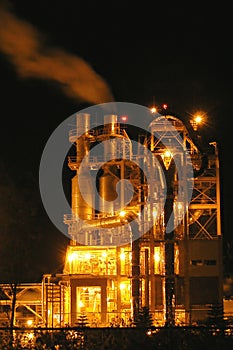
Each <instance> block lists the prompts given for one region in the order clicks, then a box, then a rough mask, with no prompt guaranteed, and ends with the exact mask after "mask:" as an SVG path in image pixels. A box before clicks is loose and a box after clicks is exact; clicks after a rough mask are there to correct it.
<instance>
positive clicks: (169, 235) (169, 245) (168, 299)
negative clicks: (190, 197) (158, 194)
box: [164, 160, 175, 326]
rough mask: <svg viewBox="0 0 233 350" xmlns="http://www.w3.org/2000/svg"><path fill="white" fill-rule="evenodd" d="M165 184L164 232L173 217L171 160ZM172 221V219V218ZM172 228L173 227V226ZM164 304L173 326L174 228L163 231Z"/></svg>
mask: <svg viewBox="0 0 233 350" xmlns="http://www.w3.org/2000/svg"><path fill="white" fill-rule="evenodd" d="M164 174H165V179H166V182H167V197H166V201H165V205H164V223H165V230H166V228H167V225H168V221H170V220H171V219H172V217H173V205H174V185H173V182H174V174H175V171H174V161H173V160H172V162H171V165H170V167H169V169H168V170H166V169H165V168H164ZM173 220H174V218H173ZM173 226H174V225H173ZM164 238H165V303H166V325H167V326H173V325H174V324H175V314H174V302H175V275H174V227H173V229H172V231H171V232H166V231H165V237H164Z"/></svg>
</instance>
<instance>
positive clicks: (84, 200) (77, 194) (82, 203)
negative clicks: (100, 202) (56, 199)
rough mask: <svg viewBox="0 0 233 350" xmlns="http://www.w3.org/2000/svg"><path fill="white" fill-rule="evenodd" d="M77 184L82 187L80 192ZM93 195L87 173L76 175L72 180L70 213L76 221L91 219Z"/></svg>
mask: <svg viewBox="0 0 233 350" xmlns="http://www.w3.org/2000/svg"><path fill="white" fill-rule="evenodd" d="M79 183H80V184H81V187H82V193H81V191H80V187H79ZM93 204H94V195H93V189H92V183H91V180H90V174H89V172H88V171H87V172H82V173H81V174H77V175H75V176H74V177H73V179H72V212H73V214H74V215H75V216H76V217H77V219H82V220H91V219H92V218H93V208H94V205H93Z"/></svg>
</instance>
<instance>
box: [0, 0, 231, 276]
mask: <svg viewBox="0 0 233 350" xmlns="http://www.w3.org/2000/svg"><path fill="white" fill-rule="evenodd" d="M203 3H204V2H203V1H202V3H200V4H199V2H196V1H195V2H186V3H183V2H172V3H168V2H152V1H140V2H139V3H137V4H136V3H135V2H132V1H126V0H125V1H116V2H113V1H98V2H97V1H90V0H85V1H77V0H76V1H75V0H70V1H45V0H41V1H37V2H34V1H26V0H21V1H16V0H14V1H9V2H6V1H1V2H0V4H1V8H0V23H1V26H0V72H1V79H0V86H1V128H0V130H1V138H0V143H1V145H0V165H1V167H2V169H4V170H2V171H3V172H5V173H6V176H7V177H8V178H10V182H11V184H13V186H15V187H16V188H17V190H18V191H19V196H20V190H24V189H25V188H27V189H28V191H29V190H30V191H31V193H33V195H32V196H31V198H30V194H28V193H27V196H24V197H23V198H25V197H26V198H28V199H26V200H25V201H27V200H28V202H29V203H30V201H32V202H33V203H34V204H35V203H38V206H40V209H39V211H37V213H40V215H41V218H40V224H39V225H38V228H37V229H38V230H40V240H41V242H42V241H43V239H45V241H46V244H45V245H43V244H42V243H41V242H40V244H39V245H38V247H42V246H43V247H44V248H45V250H44V252H43V254H44V258H43V259H44V266H43V268H46V267H48V269H49V268H53V267H54V266H55V265H56V263H57V260H56V259H59V258H57V256H56V258H55V260H54V265H52V267H51V266H50V265H49V263H50V262H49V258H50V256H49V255H50V252H51V250H53V243H54V240H56V239H57V238H56V237H57V236H59V233H57V232H56V229H55V228H54V227H53V224H52V223H51V222H50V220H49V218H48V217H47V215H46V213H45V211H43V206H42V205H41V203H40V197H39V186H38V172H39V163H40V157H41V155H42V152H43V148H44V146H45V143H46V141H47V140H48V138H49V136H50V135H51V133H52V132H53V130H54V129H55V128H56V127H57V126H58V125H59V124H60V123H61V122H62V121H63V120H65V119H66V118H68V117H69V116H71V115H72V114H73V113H75V112H78V111H79V110H80V109H82V108H83V107H87V106H91V105H93V104H97V103H103V102H112V101H117V102H132V103H136V104H140V105H144V106H146V107H150V106H152V105H153V104H155V105H162V104H163V103H167V104H168V106H169V109H170V110H171V111H174V113H176V114H178V115H181V116H182V117H183V119H184V120H187V122H188V120H189V118H190V116H191V115H193V114H194V113H195V112H197V111H202V112H204V113H205V115H206V117H207V123H206V125H205V130H203V131H200V132H203V135H204V137H205V138H206V139H207V140H208V142H209V141H217V142H218V144H219V150H220V165H221V169H220V171H221V193H222V208H223V220H222V221H223V223H222V225H223V234H224V237H225V239H226V241H230V240H232V230H231V227H232V224H233V221H232V220H233V216H232V212H233V205H232V197H233V185H232V175H231V167H232V164H231V163H232V158H233V157H232V132H231V130H232V126H231V123H232V120H231V119H232V106H231V104H232V91H233V90H232V61H233V60H232V58H233V57H232V51H233V50H232V49H233V48H232V42H233V41H232V39H233V38H232V25H231V23H232V18H231V13H232V4H231V3H230V2H228V5H227V4H226V3H225V4H224V5H223V4H222V3H221V2H220V3H216V4H215V3H213V2H210V5H208V4H205V5H203ZM5 198H6V197H4V200H5ZM28 202H27V203H26V207H27V204H28ZM1 205H2V206H3V204H1ZM4 205H5V203H4ZM7 205H10V204H9V203H7ZM19 206H23V201H21V203H19ZM29 206H31V203H30V205H29ZM24 214H25V213H24ZM24 214H23V215H24ZM17 215H18V214H17ZM29 216H30V215H29ZM27 217H28V216H27V213H26V215H24V219H25V220H26V218H27ZM25 225H26V224H25ZM33 227H34V228H33ZM30 232H31V235H32V236H33V235H34V236H35V235H36V234H37V230H35V226H32V227H31V228H30ZM52 232H53V233H52ZM43 235H44V236H43ZM51 237H52V238H51ZM62 239H64V240H65V238H62ZM35 242H36V241H35ZM37 243H38V242H37ZM37 243H31V244H34V245H35V244H37ZM58 247H59V244H58ZM41 249H42V248H41ZM40 254H41V253H38V257H39V256H40ZM46 264H48V265H49V266H46ZM44 272H46V271H44Z"/></svg>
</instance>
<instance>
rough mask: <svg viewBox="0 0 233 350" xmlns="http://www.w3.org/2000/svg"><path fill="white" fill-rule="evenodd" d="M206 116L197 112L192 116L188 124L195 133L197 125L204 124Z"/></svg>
mask: <svg viewBox="0 0 233 350" xmlns="http://www.w3.org/2000/svg"><path fill="white" fill-rule="evenodd" d="M205 122H206V115H205V113H204V112H197V113H195V114H194V115H193V116H192V119H191V120H190V123H191V124H192V127H193V129H194V130H195V131H197V129H198V126H199V125H203V124H206V123H205Z"/></svg>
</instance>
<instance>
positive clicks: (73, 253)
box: [68, 252, 77, 263]
mask: <svg viewBox="0 0 233 350" xmlns="http://www.w3.org/2000/svg"><path fill="white" fill-rule="evenodd" d="M75 259H77V253H75V252H72V253H69V255H68V261H69V262H70V263H71V262H72V261H74V260H75Z"/></svg>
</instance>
